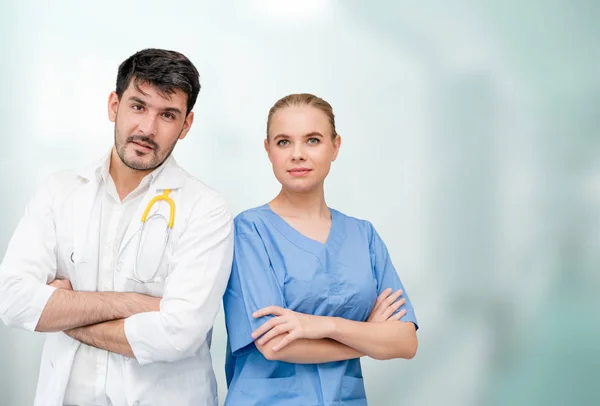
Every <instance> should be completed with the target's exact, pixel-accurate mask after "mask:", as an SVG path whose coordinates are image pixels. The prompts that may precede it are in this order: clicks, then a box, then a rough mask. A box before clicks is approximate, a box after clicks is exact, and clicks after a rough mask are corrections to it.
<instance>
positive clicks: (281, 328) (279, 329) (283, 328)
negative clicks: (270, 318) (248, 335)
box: [258, 323, 292, 345]
mask: <svg viewBox="0 0 600 406" xmlns="http://www.w3.org/2000/svg"><path fill="white" fill-rule="evenodd" d="M291 329H292V325H291V324H290V323H283V324H280V325H278V326H276V327H274V328H272V329H271V330H269V332H267V333H266V334H265V335H263V336H262V337H261V338H260V339H259V340H258V344H259V345H265V344H266V343H268V342H269V341H271V339H273V338H275V337H277V336H278V335H280V334H283V333H287V332H288V331H290V330H291Z"/></svg>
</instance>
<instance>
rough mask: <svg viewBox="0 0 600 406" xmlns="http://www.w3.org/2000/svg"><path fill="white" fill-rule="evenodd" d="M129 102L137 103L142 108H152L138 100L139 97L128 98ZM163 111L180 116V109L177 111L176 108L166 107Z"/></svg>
mask: <svg viewBox="0 0 600 406" xmlns="http://www.w3.org/2000/svg"><path fill="white" fill-rule="evenodd" d="M129 100H130V101H134V102H136V103H139V104H141V105H142V106H146V107H152V106H150V105H149V104H148V103H146V102H145V101H144V100H142V99H140V98H139V97H137V96H130V97H129ZM163 111H166V112H170V113H177V114H182V112H181V110H180V109H178V108H177V107H167V108H165V109H163Z"/></svg>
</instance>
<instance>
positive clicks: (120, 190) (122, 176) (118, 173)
mask: <svg viewBox="0 0 600 406" xmlns="http://www.w3.org/2000/svg"><path fill="white" fill-rule="evenodd" d="M108 171H109V173H110V176H111V178H112V180H113V182H114V183H115V188H116V189H117V194H118V195H119V198H120V199H121V200H123V199H125V198H126V197H127V195H129V193H131V192H133V191H134V190H135V189H136V188H137V187H138V186H139V184H140V182H141V181H142V179H144V177H145V176H146V175H148V174H149V173H150V172H152V171H151V170H150V171H138V170H135V169H131V168H129V167H128V166H127V165H125V164H124V163H123V161H121V158H119V155H118V154H117V151H115V149H114V148H113V150H112V152H111V155H110V168H109V170H108Z"/></svg>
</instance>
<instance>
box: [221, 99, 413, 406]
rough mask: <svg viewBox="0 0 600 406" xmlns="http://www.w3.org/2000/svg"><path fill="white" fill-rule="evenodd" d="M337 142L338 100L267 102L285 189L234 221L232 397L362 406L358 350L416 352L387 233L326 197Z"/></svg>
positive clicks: (227, 303)
mask: <svg viewBox="0 0 600 406" xmlns="http://www.w3.org/2000/svg"><path fill="white" fill-rule="evenodd" d="M340 145H341V138H340V136H339V135H338V134H337V133H336V130H335V120H334V114H333V111H332V108H331V106H330V105H329V103H327V102H326V101H324V100H322V99H320V98H318V97H316V96H314V95H310V94H293V95H289V96H286V97H284V98H282V99H281V100H279V101H277V103H275V105H274V106H273V107H272V108H271V110H270V111H269V116H268V121H267V138H266V140H265V149H266V151H267V153H268V156H269V159H270V161H271V163H272V166H273V171H274V174H275V177H276V178H277V180H278V181H279V182H280V183H281V192H280V193H279V194H278V195H277V197H275V198H274V199H273V200H272V201H271V202H269V203H267V204H265V205H263V206H260V207H257V208H253V209H250V210H247V211H244V212H242V213H240V214H239V215H238V216H237V217H236V219H235V248H234V261H233V267H232V274H231V278H230V280H229V285H228V287H227V290H226V293H225V296H224V298H223V303H224V310H225V321H226V326H227V332H228V342H227V359H226V378H227V385H228V394H227V398H226V401H225V405H227V406H229V405H231V406H258V405H266V406H271V405H276V406H286V405H290V406H292V405H293V406H299V405H302V406H312V405H315V406H316V405H357V406H358V405H366V404H367V399H366V395H365V388H364V383H363V377H362V371H361V365H360V358H361V357H362V356H370V357H372V358H375V359H391V358H407V359H410V358H412V357H413V356H414V355H415V353H416V350H417V336H416V330H417V328H418V327H417V320H416V317H415V313H414V310H413V306H412V304H411V302H410V300H409V298H408V296H407V294H406V292H405V291H404V287H403V285H402V282H401V281H400V278H399V277H398V274H397V273H396V270H395V269H394V266H393V265H392V261H391V260H390V256H389V253H388V250H387V248H386V246H385V244H384V243H383V241H382V240H381V237H380V236H379V234H377V232H376V231H375V229H374V227H373V225H372V224H371V223H370V222H368V221H366V220H359V219H357V218H354V217H350V216H347V215H345V214H343V213H340V212H339V211H336V210H334V209H331V208H329V207H328V206H327V204H326V203H325V193H324V187H323V185H324V181H325V178H326V177H327V175H328V173H329V170H330V167H331V163H332V162H333V161H334V160H335V159H336V157H337V155H338V151H339V148H340Z"/></svg>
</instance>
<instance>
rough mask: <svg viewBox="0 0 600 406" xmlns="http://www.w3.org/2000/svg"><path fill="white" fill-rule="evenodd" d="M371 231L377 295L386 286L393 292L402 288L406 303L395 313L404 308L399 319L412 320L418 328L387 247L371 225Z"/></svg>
mask: <svg viewBox="0 0 600 406" xmlns="http://www.w3.org/2000/svg"><path fill="white" fill-rule="evenodd" d="M371 231H372V234H371V242H370V251H371V264H372V266H373V271H374V273H375V279H376V280H377V295H380V294H381V292H383V291H384V290H386V289H387V288H392V289H393V291H394V292H396V291H397V290H398V289H402V290H403V291H404V293H403V294H402V297H403V298H404V299H405V300H406V303H405V304H404V305H403V306H402V307H400V308H399V309H398V310H397V311H396V313H398V312H399V311H401V310H402V309H405V310H406V314H405V315H404V316H402V318H401V319H400V321H406V322H412V323H413V324H414V325H415V328H416V329H417V330H418V329H419V324H418V323H417V318H416V316H415V309H414V308H413V305H412V303H411V301H410V298H409V297H408V293H407V292H406V289H405V288H404V285H403V284H402V281H401V280H400V277H399V276H398V273H397V272H396V268H394V265H393V264H392V260H391V258H390V254H389V252H388V249H387V247H386V245H385V243H384V242H383V240H382V239H381V237H380V236H379V234H378V233H377V231H376V230H375V228H374V227H373V226H372V225H371Z"/></svg>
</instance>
